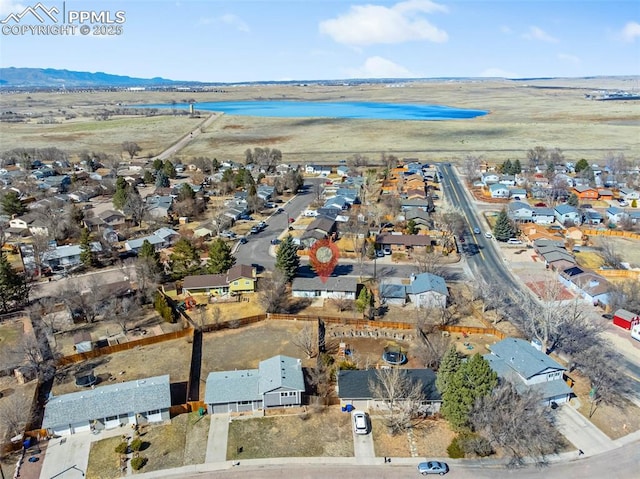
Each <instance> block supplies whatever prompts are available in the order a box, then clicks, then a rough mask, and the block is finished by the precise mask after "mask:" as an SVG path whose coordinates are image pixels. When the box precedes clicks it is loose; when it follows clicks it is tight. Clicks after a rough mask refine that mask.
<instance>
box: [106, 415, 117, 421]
mask: <svg viewBox="0 0 640 479" xmlns="http://www.w3.org/2000/svg"><path fill="white" fill-rule="evenodd" d="M116 419H118V416H107V422H108V421H115V420H116Z"/></svg>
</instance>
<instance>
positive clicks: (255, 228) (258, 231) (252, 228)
mask: <svg viewBox="0 0 640 479" xmlns="http://www.w3.org/2000/svg"><path fill="white" fill-rule="evenodd" d="M249 233H251V234H252V235H254V234H256V233H260V228H258V227H257V226H252V227H251V229H250V230H249Z"/></svg>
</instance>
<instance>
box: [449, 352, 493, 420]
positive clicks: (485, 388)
mask: <svg viewBox="0 0 640 479" xmlns="http://www.w3.org/2000/svg"><path fill="white" fill-rule="evenodd" d="M497 385H498V375H497V374H496V373H495V371H493V370H492V369H491V366H490V365H489V362H488V361H487V360H486V359H484V358H483V357H482V356H480V355H479V354H475V355H473V357H471V358H469V359H467V361H466V362H464V363H462V365H461V366H460V368H459V369H458V370H457V371H456V372H455V373H454V374H453V376H451V380H450V381H449V383H448V384H447V385H446V389H445V391H444V393H443V394H442V408H441V410H440V411H441V412H442V414H443V415H444V417H445V418H446V419H447V420H448V421H449V423H450V424H451V426H453V428H454V429H457V430H461V429H464V428H466V427H468V424H469V413H470V412H471V408H472V407H473V403H474V402H475V401H476V399H477V398H480V397H483V396H486V395H487V394H489V393H491V391H493V388H495V387H496V386H497Z"/></svg>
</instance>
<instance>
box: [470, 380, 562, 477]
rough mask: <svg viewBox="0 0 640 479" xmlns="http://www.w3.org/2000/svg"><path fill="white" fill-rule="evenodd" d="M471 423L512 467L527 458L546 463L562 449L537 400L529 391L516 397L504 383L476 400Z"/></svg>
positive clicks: (551, 423) (558, 435)
mask: <svg viewBox="0 0 640 479" xmlns="http://www.w3.org/2000/svg"><path fill="white" fill-rule="evenodd" d="M470 422H471V424H472V426H473V428H474V430H475V431H476V432H478V433H480V434H481V435H483V436H484V437H486V438H487V439H488V440H489V442H490V443H491V445H492V446H493V447H494V448H500V449H501V450H503V451H505V453H506V455H507V457H508V459H509V462H508V465H509V466H511V467H518V466H523V465H524V464H525V459H526V458H527V457H529V458H533V459H535V461H536V462H537V463H538V464H540V465H543V464H546V463H547V461H548V459H547V458H548V456H549V455H551V454H556V453H558V452H560V450H561V449H562V447H563V446H564V442H563V438H562V436H561V435H560V433H559V432H558V430H557V429H556V428H555V427H554V424H553V418H552V416H551V415H550V413H549V409H547V408H544V407H543V406H542V404H541V401H540V397H539V396H537V395H536V394H534V393H532V392H530V391H527V392H524V393H522V394H519V393H518V392H517V391H516V388H515V386H513V385H512V384H511V383H509V382H507V381H505V382H503V383H502V384H501V385H500V386H498V387H497V388H495V389H494V390H493V392H492V393H491V394H488V395H486V396H482V397H480V398H478V399H477V400H476V402H475V403H474V405H473V408H472V409H471V413H470Z"/></svg>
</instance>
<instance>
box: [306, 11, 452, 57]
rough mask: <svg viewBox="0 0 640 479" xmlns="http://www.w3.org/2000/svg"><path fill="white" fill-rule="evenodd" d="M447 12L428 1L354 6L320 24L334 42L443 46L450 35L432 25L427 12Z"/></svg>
mask: <svg viewBox="0 0 640 479" xmlns="http://www.w3.org/2000/svg"><path fill="white" fill-rule="evenodd" d="M433 12H447V8H446V7H445V6H443V5H439V4H437V3H433V2H431V1H429V0H408V1H406V2H400V3H396V4H395V5H394V6H392V7H386V6H381V5H354V6H352V7H351V8H350V9H349V11H348V12H347V13H345V14H343V15H339V16H337V17H336V18H332V19H330V20H325V21H322V22H320V25H319V29H320V32H321V33H323V34H325V35H328V36H330V37H331V38H332V39H333V40H334V41H335V42H337V43H343V44H346V45H353V46H358V45H360V46H363V45H373V44H378V43H387V44H388V43H403V42H408V41H414V40H427V41H431V42H436V43H443V42H446V41H447V40H448V39H449V36H448V35H447V32H445V31H444V30H441V29H439V28H438V27H436V26H434V25H432V24H431V23H429V21H427V20H426V19H425V18H424V15H423V14H425V13H433Z"/></svg>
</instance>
